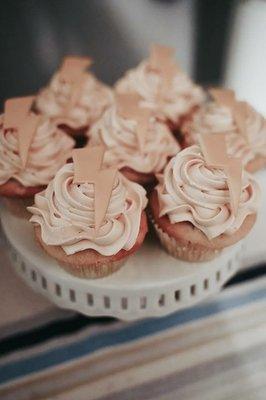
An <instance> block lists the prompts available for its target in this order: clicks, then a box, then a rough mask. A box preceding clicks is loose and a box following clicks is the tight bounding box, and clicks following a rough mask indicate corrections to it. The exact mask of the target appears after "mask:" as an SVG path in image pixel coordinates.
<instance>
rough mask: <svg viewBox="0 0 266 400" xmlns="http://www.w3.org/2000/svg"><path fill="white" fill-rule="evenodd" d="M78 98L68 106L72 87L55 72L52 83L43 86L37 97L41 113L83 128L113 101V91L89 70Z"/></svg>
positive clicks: (92, 121)
mask: <svg viewBox="0 0 266 400" xmlns="http://www.w3.org/2000/svg"><path fill="white" fill-rule="evenodd" d="M86 76H87V78H86V80H85V83H84V84H83V86H82V88H81V93H80V95H79V98H78V100H77V102H76V104H74V105H73V106H72V107H70V108H68V104H69V101H70V98H71V94H72V90H73V87H72V85H71V83H68V82H65V81H63V80H62V79H61V77H60V73H56V74H55V75H54V76H53V78H52V80H51V82H50V85H49V86H48V87H46V88H44V89H42V90H41V91H40V93H39V95H38V96H37V99H36V107H37V109H38V111H39V112H41V113H42V114H44V115H47V116H49V117H50V118H53V119H55V121H56V122H57V123H58V124H66V125H68V126H70V127H71V128H74V129H76V128H80V127H84V126H87V125H91V124H92V123H94V122H95V121H96V120H97V119H98V118H99V117H100V116H101V115H102V113H103V111H104V110H105V109H106V108H108V107H109V105H110V104H112V102H113V93H112V90H111V89H110V88H109V87H108V86H106V85H104V84H103V83H101V82H99V81H98V80H97V79H96V78H95V77H94V76H93V75H92V74H90V73H87V74H86Z"/></svg>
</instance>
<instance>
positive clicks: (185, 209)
mask: <svg viewBox="0 0 266 400" xmlns="http://www.w3.org/2000/svg"><path fill="white" fill-rule="evenodd" d="M157 192H158V198H159V204H160V216H163V215H166V214H167V215H168V217H169V219H170V222H171V223H172V224H174V223H177V222H182V221H188V222H190V223H192V224H193V225H194V226H195V227H196V228H198V229H200V230H201V231H202V232H203V233H204V234H205V235H206V236H207V237H208V239H213V238H215V237H217V236H219V235H221V234H226V235H232V234H233V233H234V232H236V231H237V230H238V229H239V228H240V226H241V225H242V223H243V221H244V220H245V218H246V217H247V216H248V215H250V214H253V213H256V212H257V207H258V201H259V194H260V192H259V187H258V185H257V183H256V181H255V180H254V179H253V178H252V177H251V175H249V174H248V173H247V172H243V178H242V192H241V197H240V204H239V207H238V212H237V215H234V213H233V212H232V210H231V207H230V192H229V187H228V179H227V176H226V174H225V172H224V171H223V170H221V169H217V168H211V167H208V166H207V165H206V162H205V160H204V157H203V154H202V152H201V149H200V147H199V146H198V145H194V146H191V147H188V148H186V149H185V150H182V151H181V152H180V153H178V154H177V155H176V157H174V158H172V159H171V160H170V162H169V163H168V165H167V167H166V168H165V171H164V175H163V176H162V177H161V179H160V183H159V185H158V186H157Z"/></svg>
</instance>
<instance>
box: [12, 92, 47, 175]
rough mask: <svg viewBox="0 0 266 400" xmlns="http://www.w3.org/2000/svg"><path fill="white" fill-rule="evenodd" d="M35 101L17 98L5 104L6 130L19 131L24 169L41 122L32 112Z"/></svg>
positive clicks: (29, 97) (20, 153) (19, 144)
mask: <svg viewBox="0 0 266 400" xmlns="http://www.w3.org/2000/svg"><path fill="white" fill-rule="evenodd" d="M33 99H34V97H33V96H27V97H17V98H14V99H9V100H7V101H6V102H5V111H4V129H5V130H7V129H14V130H16V131H17V134H18V147H19V155H20V158H21V161H22V167H23V168H25V166H26V163H27V159H28V153H29V148H30V145H31V142H32V140H33V137H34V134H35V132H36V129H37V126H38V124H39V122H40V116H38V115H35V114H33V113H31V112H30V109H31V105H32V101H33Z"/></svg>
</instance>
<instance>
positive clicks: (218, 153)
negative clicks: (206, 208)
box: [199, 133, 243, 216]
mask: <svg viewBox="0 0 266 400" xmlns="http://www.w3.org/2000/svg"><path fill="white" fill-rule="evenodd" d="M199 142H200V147H201V150H202V153H203V156H204V158H205V160H206V163H207V165H209V166H210V167H214V168H220V169H223V170H224V171H225V173H226V175H227V178H228V187H229V193H230V198H231V201H230V204H231V208H232V211H233V214H234V215H235V216H236V214H237V210H238V207H239V202H240V196H241V191H242V170H243V167H242V162H241V160H240V159H239V158H233V157H232V158H231V157H228V155H227V148H226V141H225V135H224V134H222V133H212V134H204V135H201V136H200V138H199Z"/></svg>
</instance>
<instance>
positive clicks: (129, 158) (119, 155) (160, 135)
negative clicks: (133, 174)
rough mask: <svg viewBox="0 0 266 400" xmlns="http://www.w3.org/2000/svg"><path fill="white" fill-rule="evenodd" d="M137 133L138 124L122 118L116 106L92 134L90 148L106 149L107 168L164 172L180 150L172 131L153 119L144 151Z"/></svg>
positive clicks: (96, 125) (105, 114) (97, 123)
mask: <svg viewBox="0 0 266 400" xmlns="http://www.w3.org/2000/svg"><path fill="white" fill-rule="evenodd" d="M136 130H137V121H135V120H133V119H126V118H123V117H121V116H120V115H119V113H118V111H117V106H116V105H113V106H112V107H110V108H109V109H108V110H106V111H105V113H104V115H103V116H102V117H101V118H100V119H99V121H97V122H96V123H95V124H94V125H93V127H92V128H91V130H90V131H89V137H90V144H92V145H98V144H102V145H104V146H105V148H106V151H105V155H104V161H105V163H106V165H109V166H116V167H117V168H118V169H121V168H123V167H130V168H132V169H133V170H135V171H137V172H141V173H157V172H160V171H162V170H163V168H164V166H165V164H166V163H167V161H168V159H169V157H172V156H173V155H175V154H176V153H177V152H178V151H179V150H180V148H179V145H178V143H177V142H176V140H175V139H174V137H173V136H172V134H171V132H170V130H169V129H168V128H167V127H166V126H165V125H164V124H163V123H161V122H159V121H157V120H156V119H155V118H154V117H151V118H150V128H149V131H148V132H147V135H146V137H145V142H144V146H143V148H142V149H141V150H140V146H139V142H138V138H137V134H136Z"/></svg>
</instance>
